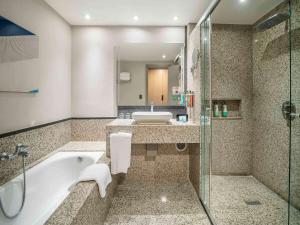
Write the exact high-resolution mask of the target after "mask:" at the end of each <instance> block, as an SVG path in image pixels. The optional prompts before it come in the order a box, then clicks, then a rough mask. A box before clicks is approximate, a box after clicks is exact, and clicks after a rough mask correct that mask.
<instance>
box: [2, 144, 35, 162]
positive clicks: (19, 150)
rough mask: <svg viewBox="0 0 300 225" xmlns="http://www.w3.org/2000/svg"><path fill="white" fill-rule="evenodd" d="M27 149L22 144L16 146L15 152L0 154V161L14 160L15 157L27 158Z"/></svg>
mask: <svg viewBox="0 0 300 225" xmlns="http://www.w3.org/2000/svg"><path fill="white" fill-rule="evenodd" d="M28 150H29V147H28V146H26V145H23V144H17V146H16V150H15V152H14V153H12V154H8V153H7V152H2V153H0V161H7V160H14V159H15V158H16V157H17V156H22V157H23V158H24V157H27V156H28V155H29V151H28Z"/></svg>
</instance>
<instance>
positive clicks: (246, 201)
mask: <svg viewBox="0 0 300 225" xmlns="http://www.w3.org/2000/svg"><path fill="white" fill-rule="evenodd" d="M245 203H246V204H247V205H254V206H255V205H261V202H260V201H258V200H254V201H252V200H245Z"/></svg>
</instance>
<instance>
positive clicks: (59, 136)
mask: <svg viewBox="0 0 300 225" xmlns="http://www.w3.org/2000/svg"><path fill="white" fill-rule="evenodd" d="M69 141H71V121H70V120H67V121H64V122H59V123H56V124H53V125H49V126H45V127H41V128H37V129H33V130H30V131H27V132H23V133H19V134H15V135H11V136H8V137H3V138H0V152H8V153H13V152H14V151H15V147H16V145H17V144H18V143H22V144H25V145H28V146H29V147H30V150H29V156H28V157H27V158H26V165H27V166H28V165H29V166H32V165H33V164H35V163H36V162H38V161H39V160H41V159H42V158H43V157H45V156H47V155H49V154H50V153H51V152H54V151H55V150H57V149H58V148H59V147H61V146H62V145H64V144H66V143H68V142H69ZM21 169H22V159H21V158H20V157H19V158H17V159H15V160H13V161H2V162H1V163H0V171H1V173H0V186H1V185H2V184H4V183H6V182H7V181H9V180H10V179H12V178H13V177H15V176H17V175H18V174H20V172H21Z"/></svg>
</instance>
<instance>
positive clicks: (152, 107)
mask: <svg viewBox="0 0 300 225" xmlns="http://www.w3.org/2000/svg"><path fill="white" fill-rule="evenodd" d="M150 106H151V112H153V111H154V103H153V102H151V105H150Z"/></svg>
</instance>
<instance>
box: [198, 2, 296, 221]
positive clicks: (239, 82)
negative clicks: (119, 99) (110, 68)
mask: <svg viewBox="0 0 300 225" xmlns="http://www.w3.org/2000/svg"><path fill="white" fill-rule="evenodd" d="M246 2H247V3H248V4H251V1H246ZM225 4H230V3H229V1H213V2H212V3H211V5H210V7H209V9H208V10H207V12H206V13H205V15H204V16H203V17H202V18H201V20H200V22H199V27H200V94H201V106H200V109H201V110H200V121H201V126H200V130H201V141H200V150H201V152H200V185H199V188H200V190H199V192H200V199H201V201H202V203H203V205H204V207H205V208H206V210H207V212H208V213H209V215H210V218H211V220H212V222H213V223H214V224H230V225H235V224H236V225H239V224H244V225H247V224H249V225H250V224H262V225H264V224H266V225H269V224H275V225H277V224H278V225H283V224H289V225H298V224H300V114H299V113H300V1H298V0H290V1H265V4H264V5H262V7H264V8H265V13H264V14H263V16H260V17H259V18H257V19H256V20H255V21H256V22H254V23H252V24H247V25H245V24H230V23H229V22H224V23H222V21H221V22H220V19H219V18H220V17H218V12H219V9H221V8H223V9H224V6H225ZM268 4H269V5H268ZM232 8H233V7H232ZM235 10H237V9H235ZM234 14H235V12H234V11H232V15H234ZM237 14H238V13H237ZM220 47H221V49H220ZM239 53H241V54H242V55H239ZM222 54H223V55H222ZM224 55H226V57H227V58H225V57H224ZM245 55H246V56H245ZM220 56H223V58H221V57H220ZM245 57H248V59H247V58H246V59H247V60H245ZM219 59H220V60H223V61H226V62H227V63H228V62H230V63H232V64H233V65H230V66H229V65H226V64H225V65H222V61H218V60H219ZM243 60H244V61H243ZM247 63H249V65H250V66H249V67H248V68H245V65H246V64H247ZM222 66H223V67H222ZM228 68H230V69H228ZM247 69H248V70H247ZM224 88H225V89H224ZM226 88H227V89H230V90H227V89H226ZM218 90H220V92H222V93H219V92H218ZM222 94H223V95H222ZM224 105H226V108H228V111H229V112H228V117H222V109H223V108H224ZM218 110H219V113H217V112H216V111H218ZM220 114H221V115H220ZM232 130H235V131H236V132H235V133H234V132H233V131H232ZM231 134H234V135H231ZM230 135H231V136H230ZM244 139H247V140H248V141H246V142H245V141H244Z"/></svg>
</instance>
